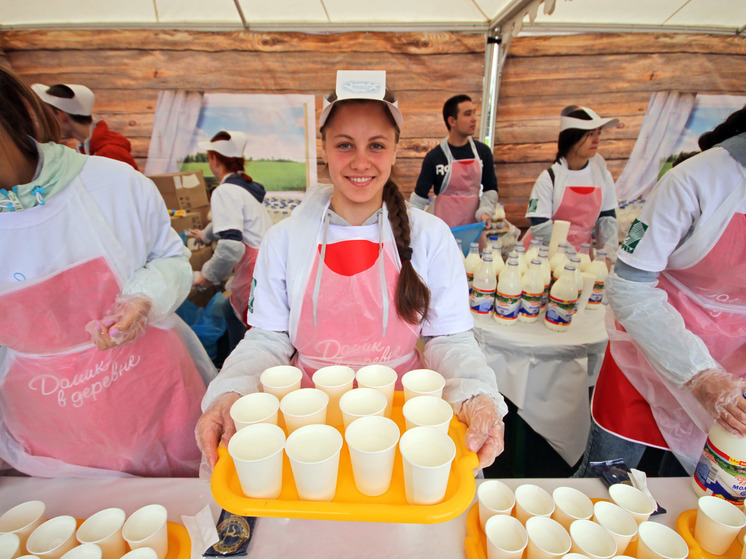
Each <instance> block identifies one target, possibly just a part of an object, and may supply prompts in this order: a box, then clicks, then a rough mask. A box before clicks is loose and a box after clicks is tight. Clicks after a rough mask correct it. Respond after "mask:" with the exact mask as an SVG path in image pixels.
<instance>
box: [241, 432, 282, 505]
mask: <svg viewBox="0 0 746 559" xmlns="http://www.w3.org/2000/svg"><path fill="white" fill-rule="evenodd" d="M283 448H285V432H284V431H283V430H282V429H280V428H279V427H278V426H277V425H274V424H272V423H255V424H253V425H247V426H246V427H245V428H243V429H241V430H240V431H238V432H237V433H236V434H235V435H233V437H231V440H230V441H229V442H228V453H229V454H230V455H231V458H233V463H234V465H235V466H236V474H238V481H239V482H240V483H241V489H242V490H243V492H244V495H246V496H247V497H251V498H252V499H276V498H277V497H279V495H280V493H281V492H282V449H283Z"/></svg>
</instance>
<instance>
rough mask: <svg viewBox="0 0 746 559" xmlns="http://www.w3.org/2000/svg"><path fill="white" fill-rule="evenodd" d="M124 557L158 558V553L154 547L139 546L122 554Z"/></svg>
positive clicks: (138, 558) (131, 558) (139, 558)
mask: <svg viewBox="0 0 746 559" xmlns="http://www.w3.org/2000/svg"><path fill="white" fill-rule="evenodd" d="M122 559H158V554H157V553H156V552H155V549H153V548H152V547H138V548H137V549H133V550H132V551H130V552H128V553H125V554H124V555H122Z"/></svg>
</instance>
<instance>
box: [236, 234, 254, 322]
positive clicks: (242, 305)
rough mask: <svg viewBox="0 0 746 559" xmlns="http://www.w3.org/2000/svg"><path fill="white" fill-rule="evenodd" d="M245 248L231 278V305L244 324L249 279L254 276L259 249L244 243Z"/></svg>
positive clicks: (247, 306)
mask: <svg viewBox="0 0 746 559" xmlns="http://www.w3.org/2000/svg"><path fill="white" fill-rule="evenodd" d="M244 247H246V250H245V251H244V253H243V256H242V257H241V260H239V262H238V264H236V267H235V268H233V280H232V281H231V306H232V307H233V310H235V311H236V313H237V314H238V316H239V317H241V322H243V323H244V326H248V324H246V312H247V310H248V308H249V295H251V280H252V278H253V277H254V266H255V265H256V257H257V254H259V249H258V248H254V247H250V246H249V245H247V244H246V243H244Z"/></svg>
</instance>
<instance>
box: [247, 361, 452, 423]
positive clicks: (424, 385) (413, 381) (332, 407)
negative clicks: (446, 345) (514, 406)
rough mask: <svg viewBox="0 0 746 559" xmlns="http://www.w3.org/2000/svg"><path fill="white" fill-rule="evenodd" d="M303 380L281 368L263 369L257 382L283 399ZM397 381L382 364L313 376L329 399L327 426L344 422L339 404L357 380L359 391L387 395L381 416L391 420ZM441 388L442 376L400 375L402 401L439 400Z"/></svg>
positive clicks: (417, 371) (334, 368)
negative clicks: (364, 389) (413, 399)
mask: <svg viewBox="0 0 746 559" xmlns="http://www.w3.org/2000/svg"><path fill="white" fill-rule="evenodd" d="M302 378H303V373H302V371H301V370H300V369H298V368H297V367H293V366H290V365H283V366H278V367H270V368H269V369H266V370H264V371H263V372H262V374H261V376H260V377H259V380H260V382H261V385H262V390H263V391H264V392H265V393H267V394H274V395H275V396H277V398H278V399H279V400H282V399H283V398H284V396H286V395H287V394H288V393H290V392H293V391H296V390H298V389H300V386H301V380H302ZM397 378H398V375H397V373H396V371H395V370H394V369H392V368H391V367H387V366H385V365H368V366H366V367H362V368H361V369H359V370H358V371H357V373H356V372H355V371H354V370H353V369H352V368H351V367H347V366H345V365H332V366H329V367H322V368H321V369H319V370H317V371H316V372H315V373H314V374H313V377H312V379H313V383H314V386H315V387H316V388H317V389H319V390H321V391H323V392H324V393H325V394H326V395H327V396H328V397H329V402H328V405H327V408H328V409H327V423H328V424H329V425H341V424H342V423H343V420H342V412H341V410H340V409H339V402H340V399H341V397H342V395H343V394H345V393H346V392H348V391H350V390H352V387H353V383H354V381H355V380H357V385H358V388H369V389H373V390H377V391H379V392H381V393H382V394H384V396H386V409H385V411H384V416H385V417H391V410H392V405H393V400H394V389H395V387H396V381H397ZM444 386H445V379H444V378H443V376H442V375H440V374H439V373H437V372H436V371H432V370H430V369H415V370H413V371H409V372H407V373H405V374H404V375H403V376H402V388H403V389H404V399H405V401H406V400H409V398H411V397H414V396H436V397H438V398H440V397H441V396H442V395H443V387H444Z"/></svg>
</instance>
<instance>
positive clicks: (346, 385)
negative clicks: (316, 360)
mask: <svg viewBox="0 0 746 559" xmlns="http://www.w3.org/2000/svg"><path fill="white" fill-rule="evenodd" d="M354 380H355V371H354V370H352V369H351V368H350V367H347V366H346V365H330V366H328V367H322V368H321V369H319V370H318V371H316V372H315V373H314V374H313V384H314V386H315V387H316V388H318V389H319V390H323V391H324V392H326V394H327V395H328V396H329V407H328V408H327V410H326V422H327V424H328V425H333V426H335V427H339V426H341V425H342V424H343V421H342V412H341V411H340V410H339V399H340V398H341V397H342V394H344V393H345V392H347V391H349V390H352V383H353V381H354Z"/></svg>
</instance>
